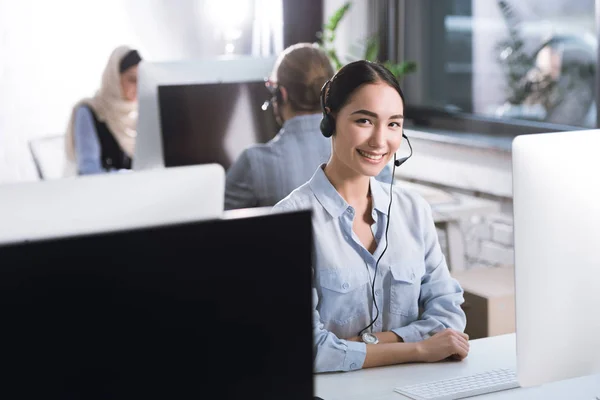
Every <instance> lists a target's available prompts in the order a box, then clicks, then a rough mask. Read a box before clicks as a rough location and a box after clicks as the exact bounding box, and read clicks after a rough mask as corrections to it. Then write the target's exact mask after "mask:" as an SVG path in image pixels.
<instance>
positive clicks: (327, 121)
mask: <svg viewBox="0 0 600 400" xmlns="http://www.w3.org/2000/svg"><path fill="white" fill-rule="evenodd" d="M330 85H331V80H328V81H327V82H325V84H324V85H323V87H322V88H321V111H322V112H323V118H322V119H321V124H320V129H321V133H322V134H323V136H325V137H327V138H328V137H331V136H332V135H333V134H334V132H335V118H334V117H333V116H332V115H331V114H330V113H328V112H327V108H326V105H325V95H326V94H327V89H328V88H329V86H330ZM402 138H404V139H405V140H406V143H408V148H409V149H410V154H409V155H408V156H407V157H402V158H400V159H396V153H394V166H393V167H392V181H391V182H390V202H389V203H388V212H387V215H388V218H387V223H386V225H385V247H384V248H383V251H382V252H381V254H380V255H379V258H378V259H377V262H376V263H375V268H374V269H375V271H374V274H373V281H372V282H371V298H372V299H373V305H374V306H375V310H376V314H375V318H371V322H370V323H369V325H367V326H365V327H364V328H363V329H361V330H360V332H358V336H361V335H362V333H363V332H365V331H366V330H367V329H369V328H371V327H372V326H373V324H374V323H375V321H377V318H379V307H378V306H377V301H376V300H375V279H376V278H377V267H378V266H379V261H380V260H381V258H382V257H383V255H384V254H385V252H386V250H387V248H388V230H389V227H390V219H391V214H390V212H391V210H392V199H393V197H394V196H393V191H394V175H395V173H396V167H399V166H401V165H402V164H404V163H405V162H406V161H407V160H408V159H409V158H410V157H412V155H413V149H412V146H411V144H410V140H408V137H407V136H406V135H405V134H404V128H402Z"/></svg>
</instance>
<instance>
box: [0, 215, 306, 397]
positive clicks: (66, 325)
mask: <svg viewBox="0 0 600 400" xmlns="http://www.w3.org/2000/svg"><path fill="white" fill-rule="evenodd" d="M311 251H312V231H311V219H310V212H309V211H298V212H292V213H285V214H268V213H267V211H264V210H263V209H257V210H256V211H255V212H254V214H253V215H251V216H245V217H230V218H225V219H222V220H210V221H203V222H194V223H184V224H178V225H169V226H160V227H153V228H144V229H135V230H129V231H120V232H113V233H102V234H93V235H86V236H79V237H69V238H61V239H52V240H43V241H35V242H29V243H24V244H23V243H21V244H17V245H6V246H2V247H0V309H1V310H2V311H1V312H0V315H1V316H2V317H1V326H0V337H2V339H3V340H2V351H1V352H0V354H1V357H0V363H1V364H2V365H3V366H4V368H2V378H1V380H2V384H0V397H1V398H3V399H15V398H28V399H33V398H60V399H84V398H85V399H91V398H102V399H133V398H136V399H137V398H139V399H142V398H144V399H146V398H161V399H187V398H194V399H204V398H207V399H208V398H218V399H241V398H252V399H254V398H257V399H258V398H260V399H273V400H275V399H278V400H280V399H309V398H312V395H313V357H312V322H311V321H312V320H311V258H312V257H311ZM212 396H215V397H212Z"/></svg>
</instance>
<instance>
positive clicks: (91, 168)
mask: <svg viewBox="0 0 600 400" xmlns="http://www.w3.org/2000/svg"><path fill="white" fill-rule="evenodd" d="M73 136H74V140H75V154H76V156H75V158H76V159H77V170H78V172H79V174H80V175H88V174H100V173H104V172H106V170H105V169H104V168H102V162H101V160H100V157H101V149H100V142H99V141H98V135H97V133H96V127H95V126H94V118H93V117H92V112H91V111H90V109H89V108H88V107H87V106H80V107H78V108H77V110H76V111H75V121H74V126H73Z"/></svg>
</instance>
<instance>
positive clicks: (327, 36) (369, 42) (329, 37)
mask: <svg viewBox="0 0 600 400" xmlns="http://www.w3.org/2000/svg"><path fill="white" fill-rule="evenodd" d="M351 5H352V2H351V1H348V2H346V3H344V4H343V5H342V6H341V7H340V8H338V9H337V10H336V11H335V12H334V13H333V14H332V15H331V17H329V19H328V21H327V23H325V24H324V25H323V30H322V31H321V32H320V33H319V44H320V45H321V47H322V48H323V49H324V50H325V52H326V53H327V55H328V56H329V58H330V60H331V62H332V64H333V66H334V68H335V69H336V70H339V69H340V68H342V66H343V65H344V64H345V63H348V62H352V61H355V60H360V59H362V60H368V61H380V62H382V64H383V65H385V67H386V68H387V69H389V70H390V72H392V74H394V76H395V77H396V78H398V79H400V78H402V77H403V76H404V75H407V74H409V73H412V72H414V71H416V69H417V64H416V63H415V62H414V61H404V62H401V63H395V62H392V61H390V60H385V61H381V60H379V59H378V57H379V39H378V37H377V36H376V35H375V36H371V37H369V38H367V39H366V42H365V43H363V46H355V48H354V49H355V51H354V52H353V53H354V54H351V57H346V58H345V60H344V61H345V62H342V60H341V59H340V56H339V55H338V54H337V51H336V49H335V46H334V42H335V39H336V31H337V28H338V26H339V24H340V22H341V21H342V19H344V16H346V14H347V13H348V11H349V10H350V7H351ZM362 49H364V50H363V51H364V52H363V54H356V52H357V51H360V50H362Z"/></svg>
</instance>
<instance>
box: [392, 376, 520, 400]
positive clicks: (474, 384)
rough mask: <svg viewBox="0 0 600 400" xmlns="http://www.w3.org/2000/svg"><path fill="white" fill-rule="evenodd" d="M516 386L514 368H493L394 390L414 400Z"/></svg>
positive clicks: (447, 398)
mask: <svg viewBox="0 0 600 400" xmlns="http://www.w3.org/2000/svg"><path fill="white" fill-rule="evenodd" d="M516 387H519V384H518V382H517V375H516V373H515V371H514V370H512V369H493V370H490V371H486V372H483V373H481V374H475V375H469V376H461V377H458V378H452V379H444V380H439V381H433V382H425V383H419V384H416V385H410V386H404V387H397V388H395V389H394V391H395V392H398V393H400V394H403V395H404V396H407V397H408V398H411V399H414V400H455V399H464V398H465V397H471V396H477V395H479V394H485V393H492V392H498V391H500V390H506V389H513V388H516Z"/></svg>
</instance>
